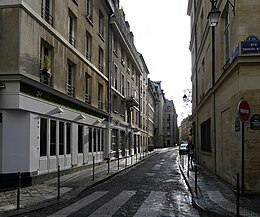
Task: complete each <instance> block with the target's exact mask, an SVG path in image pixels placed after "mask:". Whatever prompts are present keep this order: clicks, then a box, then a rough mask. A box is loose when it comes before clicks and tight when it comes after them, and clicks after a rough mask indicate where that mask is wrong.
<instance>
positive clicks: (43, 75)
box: [40, 70, 52, 86]
mask: <svg viewBox="0 0 260 217" xmlns="http://www.w3.org/2000/svg"><path fill="white" fill-rule="evenodd" d="M51 75H52V74H51V73H49V72H46V71H43V70H40V82H41V83H43V84H46V85H48V86H51Z"/></svg>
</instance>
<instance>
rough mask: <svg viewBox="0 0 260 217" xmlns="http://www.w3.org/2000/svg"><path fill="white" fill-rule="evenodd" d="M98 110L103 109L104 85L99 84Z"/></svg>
mask: <svg viewBox="0 0 260 217" xmlns="http://www.w3.org/2000/svg"><path fill="white" fill-rule="evenodd" d="M98 108H99V109H103V85H102V84H98Z"/></svg>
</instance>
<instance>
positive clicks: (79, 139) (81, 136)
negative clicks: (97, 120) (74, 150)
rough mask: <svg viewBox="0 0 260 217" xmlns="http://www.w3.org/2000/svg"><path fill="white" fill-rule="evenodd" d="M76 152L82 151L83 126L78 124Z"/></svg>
mask: <svg viewBox="0 0 260 217" xmlns="http://www.w3.org/2000/svg"><path fill="white" fill-rule="evenodd" d="M78 153H83V126H81V125H79V126H78Z"/></svg>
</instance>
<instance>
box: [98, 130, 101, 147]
mask: <svg viewBox="0 0 260 217" xmlns="http://www.w3.org/2000/svg"><path fill="white" fill-rule="evenodd" d="M100 137H101V133H100V129H97V145H98V151H101V138H100Z"/></svg>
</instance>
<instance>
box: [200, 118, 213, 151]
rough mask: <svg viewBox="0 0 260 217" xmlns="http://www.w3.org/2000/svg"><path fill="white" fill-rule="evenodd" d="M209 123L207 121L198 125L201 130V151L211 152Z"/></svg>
mask: <svg viewBox="0 0 260 217" xmlns="http://www.w3.org/2000/svg"><path fill="white" fill-rule="evenodd" d="M210 125H211V121H210V119H208V120H207V121H205V122H203V123H202V124H201V125H200V130H201V150H202V151H207V152H211V135H210V131H211V127H210Z"/></svg>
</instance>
